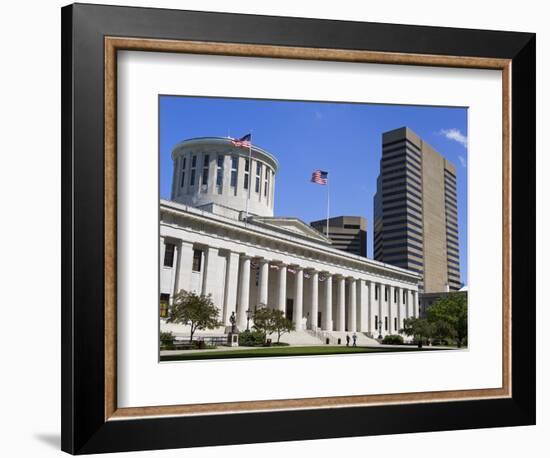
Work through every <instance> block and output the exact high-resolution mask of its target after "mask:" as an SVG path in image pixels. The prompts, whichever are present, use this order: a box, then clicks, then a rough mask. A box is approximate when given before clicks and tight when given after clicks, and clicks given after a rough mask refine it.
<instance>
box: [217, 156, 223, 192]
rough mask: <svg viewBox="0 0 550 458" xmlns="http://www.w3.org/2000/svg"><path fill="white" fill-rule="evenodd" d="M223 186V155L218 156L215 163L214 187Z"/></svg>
mask: <svg viewBox="0 0 550 458" xmlns="http://www.w3.org/2000/svg"><path fill="white" fill-rule="evenodd" d="M222 185H223V155H221V154H219V155H218V159H217V161H216V186H217V187H218V188H221V187H222Z"/></svg>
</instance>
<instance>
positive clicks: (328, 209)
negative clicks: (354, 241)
mask: <svg viewBox="0 0 550 458" xmlns="http://www.w3.org/2000/svg"><path fill="white" fill-rule="evenodd" d="M329 215H330V184H329V181H328V180H327V238H328V236H329V235H328V220H329Z"/></svg>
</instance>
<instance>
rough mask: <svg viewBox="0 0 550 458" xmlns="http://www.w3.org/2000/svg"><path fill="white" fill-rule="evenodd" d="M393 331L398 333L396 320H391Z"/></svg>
mask: <svg viewBox="0 0 550 458" xmlns="http://www.w3.org/2000/svg"><path fill="white" fill-rule="evenodd" d="M393 329H394V330H395V332H398V330H397V318H394V319H393Z"/></svg>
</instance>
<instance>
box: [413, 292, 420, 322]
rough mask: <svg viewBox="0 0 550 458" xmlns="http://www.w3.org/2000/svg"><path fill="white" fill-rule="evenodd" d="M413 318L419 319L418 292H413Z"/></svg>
mask: <svg viewBox="0 0 550 458" xmlns="http://www.w3.org/2000/svg"><path fill="white" fill-rule="evenodd" d="M412 294H413V316H414V317H415V318H418V317H419V310H418V291H413V293H412Z"/></svg>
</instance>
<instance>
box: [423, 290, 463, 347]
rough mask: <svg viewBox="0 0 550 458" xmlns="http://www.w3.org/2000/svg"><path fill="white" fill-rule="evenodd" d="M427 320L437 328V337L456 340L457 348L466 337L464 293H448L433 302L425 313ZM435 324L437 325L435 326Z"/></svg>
mask: <svg viewBox="0 0 550 458" xmlns="http://www.w3.org/2000/svg"><path fill="white" fill-rule="evenodd" d="M426 315H427V319H428V321H429V322H430V323H432V324H434V326H436V327H438V328H439V334H444V330H445V329H446V330H447V335H446V336H442V335H440V336H438V337H441V338H445V337H449V338H451V339H455V340H456V344H457V346H458V347H461V346H462V344H463V343H464V342H465V341H466V338H467V337H468V298H467V296H466V294H464V293H450V294H448V295H447V296H445V297H441V298H440V299H438V300H437V301H436V302H434V303H433V304H432V305H431V306H430V307H428V309H427V311H426ZM436 324H437V325H436Z"/></svg>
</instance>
